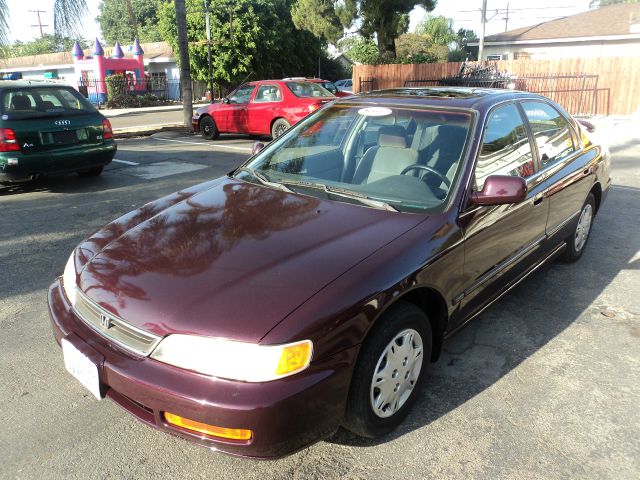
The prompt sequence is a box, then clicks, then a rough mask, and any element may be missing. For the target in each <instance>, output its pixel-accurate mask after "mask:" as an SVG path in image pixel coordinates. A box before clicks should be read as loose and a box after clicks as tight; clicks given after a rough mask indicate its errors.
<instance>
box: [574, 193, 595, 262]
mask: <svg viewBox="0 0 640 480" xmlns="http://www.w3.org/2000/svg"><path fill="white" fill-rule="evenodd" d="M592 219H593V208H592V207H591V205H590V204H588V203H587V204H585V206H584V207H582V212H580V219H579V220H578V226H577V227H576V233H575V236H574V246H575V249H576V251H577V252H579V251H580V250H582V247H584V244H585V243H587V238H588V237H589V231H590V230H591V220H592Z"/></svg>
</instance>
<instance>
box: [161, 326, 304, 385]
mask: <svg viewBox="0 0 640 480" xmlns="http://www.w3.org/2000/svg"><path fill="white" fill-rule="evenodd" d="M312 356H313V343H312V342H311V340H302V341H300V342H293V343H288V344H285V345H259V344H255V343H245V342H236V341H234V340H226V339H221V338H214V337H200V336H195V335H182V334H173V335H168V336H166V337H165V338H164V339H163V340H162V341H161V342H160V344H159V345H158V346H157V347H156V349H155V350H154V351H153V352H152V353H151V358H153V359H155V360H158V361H160V362H163V363H167V364H169V365H174V366H176V367H180V368H184V369H186V370H192V371H194V372H199V373H203V374H205V375H210V376H212V377H218V378H226V379H229V380H239V381H242V382H269V381H272V380H277V379H279V378H283V377H288V376H289V375H294V374H296V373H299V372H301V371H303V370H305V369H306V368H307V367H308V366H309V364H310V363H311V357H312Z"/></svg>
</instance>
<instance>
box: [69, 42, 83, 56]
mask: <svg viewBox="0 0 640 480" xmlns="http://www.w3.org/2000/svg"><path fill="white" fill-rule="evenodd" d="M71 55H72V56H73V57H74V58H75V60H82V59H83V58H84V52H83V51H82V47H81V46H80V44H79V43H78V42H75V43H74V44H73V50H71Z"/></svg>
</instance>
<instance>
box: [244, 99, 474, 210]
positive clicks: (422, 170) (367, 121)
mask: <svg viewBox="0 0 640 480" xmlns="http://www.w3.org/2000/svg"><path fill="white" fill-rule="evenodd" d="M471 119H472V114H471V113H470V112H466V111H446V110H440V109H435V108H433V107H423V108H419V107H413V106H411V107H398V106H396V105H375V106H373V105H367V104H335V105H333V106H331V107H329V108H324V109H322V110H321V111H320V112H319V113H317V114H315V115H312V116H311V117H309V118H308V119H306V120H303V121H302V122H300V123H299V124H298V125H296V126H294V127H293V128H292V129H291V130H289V131H288V132H287V133H285V134H284V135H283V136H282V137H281V138H280V139H278V140H276V141H275V142H273V143H272V145H270V146H269V147H267V148H266V149H265V150H263V151H262V152H261V153H260V154H258V155H257V156H256V157H254V158H253V159H252V160H251V162H250V163H249V164H247V166H246V167H245V168H244V169H241V170H240V171H239V176H240V177H241V178H244V179H247V180H249V181H251V173H252V172H253V173H255V174H256V175H255V177H257V178H258V179H261V180H267V181H269V182H272V184H278V183H279V184H283V185H285V186H286V187H288V188H289V189H291V190H293V191H296V192H299V193H311V194H314V195H326V197H327V198H329V199H331V200H336V201H347V202H351V203H360V204H364V205H368V206H373V207H375V206H379V207H381V208H386V209H388V210H399V211H410V212H431V211H439V210H440V209H441V208H442V207H443V206H444V205H445V203H446V202H447V199H448V198H449V196H450V194H451V192H453V190H454V188H453V185H454V184H455V182H456V179H457V178H458V175H459V173H458V172H459V171H460V170H461V169H460V165H461V163H462V162H461V159H462V158H463V153H464V151H465V145H466V143H467V138H468V136H469V129H470V125H471ZM253 180H254V181H255V178H254V179H253ZM375 202H378V203H377V204H376V203H375Z"/></svg>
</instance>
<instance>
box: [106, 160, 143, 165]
mask: <svg viewBox="0 0 640 480" xmlns="http://www.w3.org/2000/svg"><path fill="white" fill-rule="evenodd" d="M111 161H112V162H118V163H124V164H125V165H140V164H139V163H138V162H130V161H129V160H119V159H117V158H114V159H113V160H111Z"/></svg>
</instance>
